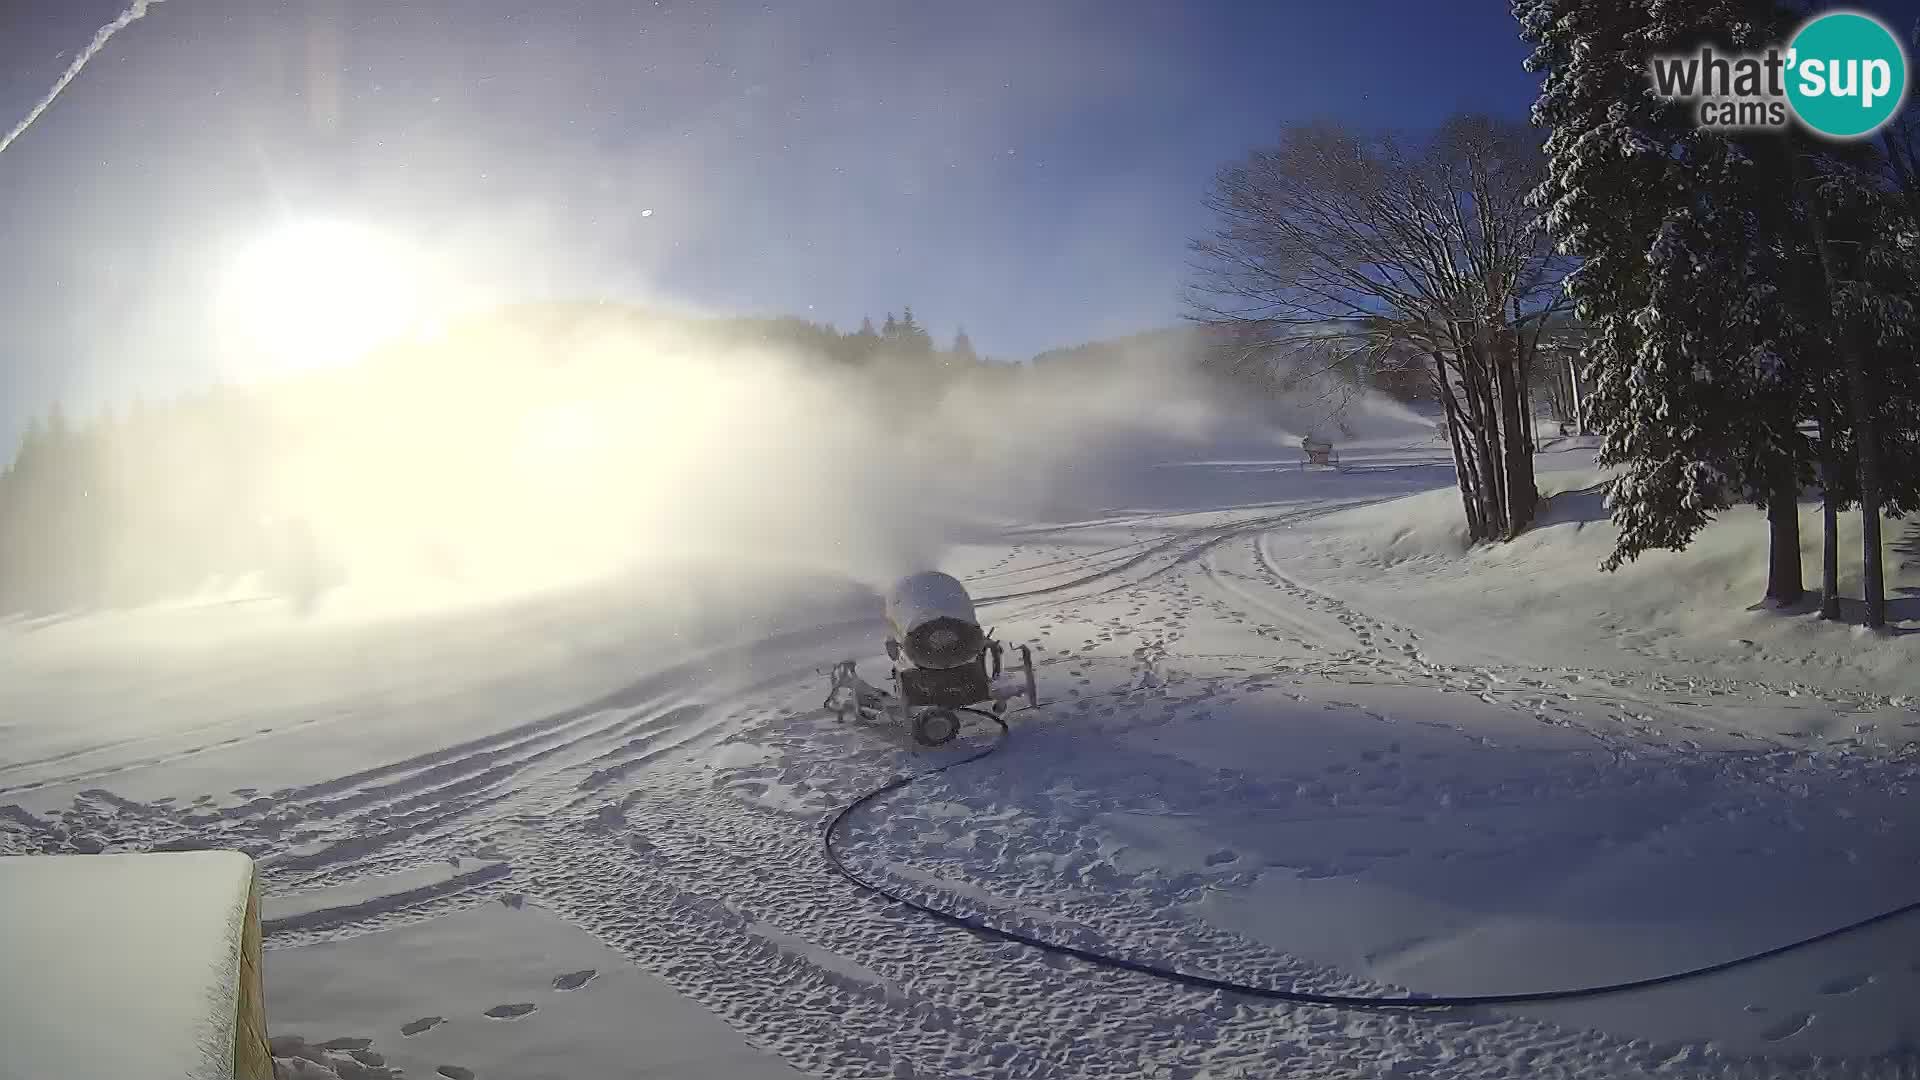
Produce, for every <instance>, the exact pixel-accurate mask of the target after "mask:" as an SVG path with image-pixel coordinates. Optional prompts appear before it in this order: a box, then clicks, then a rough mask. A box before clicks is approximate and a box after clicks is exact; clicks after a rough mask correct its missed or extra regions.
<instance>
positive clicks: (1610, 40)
mask: <svg viewBox="0 0 1920 1080" xmlns="http://www.w3.org/2000/svg"><path fill="white" fill-rule="evenodd" d="M1514 10H1515V14H1516V15H1517V17H1518V18H1519V20H1520V23H1521V27H1522V32H1523V35H1524V36H1526V37H1527V38H1528V39H1529V40H1530V41H1532V43H1533V44H1534V47H1535V51H1534V53H1533V55H1532V56H1531V57H1530V58H1529V60H1528V66H1529V69H1530V70H1534V71H1540V72H1543V73H1544V74H1545V78H1544V81H1543V86H1542V90H1541V94H1540V97H1539V99H1538V101H1537V102H1536V103H1535V106H1534V119H1535V122H1536V123H1538V124H1540V125H1542V126H1544V127H1546V128H1548V129H1550V134H1549V136H1548V139H1547V144H1546V149H1547V155H1548V158H1549V165H1548V176H1547V180H1546V181H1545V182H1544V183H1543V184H1542V185H1541V186H1540V188H1539V190H1538V191H1537V192H1536V193H1535V197H1534V198H1535V205H1536V206H1537V207H1538V208H1539V209H1540V210H1541V211H1542V213H1543V214H1544V217H1545V221H1546V225H1547V228H1548V231H1549V232H1550V234H1551V235H1552V236H1553V237H1554V238H1555V240H1556V242H1557V243H1558V245H1559V246H1560V249H1561V250H1562V251H1564V252H1566V253H1568V254H1570V255H1575V256H1578V257H1579V258H1580V259H1581V260H1582V265H1581V267H1580V268H1579V270H1577V271H1576V272H1575V273H1574V274H1573V275H1572V276H1571V277H1570V278H1569V280H1568V290H1569V291H1570V292H1571V293H1572V295H1573V296H1574V298H1575V300H1576V302H1577V304H1578V309H1577V310H1578V314H1579V317H1580V318H1581V320H1582V321H1583V322H1585V323H1586V324H1587V326H1588V327H1589V329H1590V332H1591V338H1590V343H1589V346H1588V350H1587V355H1586V371H1585V376H1586V378H1587V379H1588V381H1589V383H1590V385H1591V387H1592V397H1591V399H1590V401H1591V406H1590V407H1591V411H1592V416H1593V418H1594V420H1595V422H1596V426H1597V428H1598V430H1599V432H1600V434H1602V435H1603V437H1604V441H1603V444H1602V447H1601V452H1600V460H1601V463H1602V464H1605V465H1609V466H1615V467H1617V469H1618V470H1619V471H1618V474H1617V479H1616V480H1615V482H1614V483H1613V486H1612V489H1611V491H1610V493H1609V497H1608V506H1609V508H1610V510H1611V512H1612V516H1613V519H1614V522H1615V523H1616V524H1617V525H1618V526H1619V527H1620V539H1619V542H1618V544H1617V546H1616V548H1615V551H1614V553H1613V555H1612V557H1611V558H1610V559H1609V560H1608V561H1607V562H1606V564H1605V565H1606V567H1607V568H1609V569H1611V568H1614V567H1617V566H1619V565H1620V564H1621V563H1622V562H1624V561H1626V560H1629V559H1632V558H1634V557H1635V556H1637V555H1638V554H1640V553H1641V552H1643V551H1647V550H1650V549H1654V548H1669V549H1678V548H1682V547H1684V546H1686V544H1687V543H1688V542H1689V541H1690V540H1691V539H1692V538H1693V536H1694V535H1695V534H1696V533H1697V532H1698V531H1699V530H1700V529H1701V528H1702V527H1703V526H1705V524H1706V523H1707V522H1708V521H1709V520H1711V519H1712V517H1713V516H1714V514H1716V513H1718V512H1719V511H1722V510H1725V509H1727V508H1729V507H1731V506H1734V505H1737V504H1739V503H1752V504H1755V505H1759V506H1763V507H1767V508H1768V509H1769V511H1770V513H1769V518H1770V520H1771V522H1772V525H1773V532H1772V548H1773V560H1772V563H1771V566H1770V573H1769V581H1768V595H1769V597H1770V598H1772V599H1774V600H1776V601H1779V602H1790V601H1792V600H1795V599H1797V598H1798V596H1799V594H1800V591H1801V580H1800V570H1799V534H1798V516H1797V510H1796V501H1797V498H1798V494H1799V489H1800V485H1801V483H1802V482H1803V481H1804V480H1806V479H1808V478H1810V476H1809V474H1810V466H1809V462H1810V461H1811V458H1812V455H1811V449H1810V447H1809V445H1808V441H1807V438H1806V436H1805V435H1804V434H1803V433H1802V432H1801V430H1800V426H1799V419H1800V415H1801V411H1802V408H1801V406H1802V402H1801V400H1800V394H1799V386H1800V382H1799V380H1800V378H1801V373H1797V372H1796V364H1800V363H1804V362H1805V361H1806V355H1807V350H1806V348H1805V346H1806V345H1807V344H1808V343H1809V339H1810V335H1811V331H1810V329H1809V328H1808V327H1807V326H1806V325H1805V324H1804V322H1803V321H1802V320H1801V319H1800V318H1798V317H1797V312H1796V310H1795V309H1794V307H1793V306H1792V305H1790V304H1788V303H1786V302H1785V296H1784V294H1783V283H1784V282H1786V281H1787V280H1789V279H1791V278H1792V277H1793V275H1795V274H1805V273H1807V272H1808V270H1809V268H1808V267H1807V266H1806V265H1805V260H1804V257H1803V256H1802V254H1801V253H1800V252H1798V251H1796V250H1795V249H1794V247H1793V245H1791V244H1783V243H1781V242H1780V241H1779V240H1778V237H1779V236H1780V235H1781V232H1782V231H1783V229H1784V226H1785V217H1786V211H1787V209H1788V206H1789V199H1788V197H1787V193H1788V192H1789V191H1790V188H1791V184H1790V178H1789V176H1788V170H1787V164H1788V163H1787V159H1786V157H1785V155H1784V152H1783V151H1784V146H1785V140H1783V139H1781V137H1780V136H1779V135H1778V134H1777V133H1756V134H1753V135H1750V136H1739V135H1735V136H1732V137H1729V136H1726V135H1722V134H1720V133H1717V132H1712V131H1704V130H1702V129H1700V128H1699V127H1698V126H1696V124H1695V118H1694V116H1693V114H1692V107H1691V106H1690V105H1689V104H1687V103H1685V102H1675V101H1665V100H1661V99H1659V98H1657V97H1655V96H1654V95H1653V93H1652V92H1651V87H1650V85H1649V82H1648V80H1647V77H1646V67H1645V62H1646V58H1647V57H1648V56H1649V55H1650V54H1652V53H1655V52H1664V51H1679V50H1681V49H1684V48H1687V47H1691V46H1697V45H1698V44H1699V43H1700V42H1702V41H1710V42H1712V43H1714V44H1715V45H1716V46H1717V47H1719V48H1721V49H1727V50H1738V51H1750V50H1757V49H1759V48H1761V47H1763V46H1765V45H1768V44H1771V43H1774V42H1777V41H1779V40H1781V38H1782V35H1783V33H1785V32H1786V31H1787V30H1789V29H1790V27H1791V25H1792V24H1791V22H1790V20H1789V18H1788V16H1787V13H1785V12H1784V11H1783V10H1782V9H1780V8H1778V7H1777V6H1775V5H1773V4H1771V3H1767V2H1763V0H1762V2H1755V0H1714V2H1710V3H1691V4H1679V3H1671V2H1667V0H1517V2H1516V3H1515V5H1514Z"/></svg>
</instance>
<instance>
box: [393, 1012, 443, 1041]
mask: <svg viewBox="0 0 1920 1080" xmlns="http://www.w3.org/2000/svg"><path fill="white" fill-rule="evenodd" d="M446 1022H447V1018H446V1017H444V1016H423V1017H421V1018H420V1019H418V1020H415V1021H413V1022H412V1023H409V1024H407V1025H405V1026H403V1027H402V1028H401V1029H400V1034H402V1035H404V1036H406V1037H407V1038H409V1039H411V1038H413V1037H414V1036H415V1035H418V1034H420V1033H421V1032H423V1031H427V1030H430V1029H432V1028H437V1027H439V1026H440V1025H441V1024H444V1023H446Z"/></svg>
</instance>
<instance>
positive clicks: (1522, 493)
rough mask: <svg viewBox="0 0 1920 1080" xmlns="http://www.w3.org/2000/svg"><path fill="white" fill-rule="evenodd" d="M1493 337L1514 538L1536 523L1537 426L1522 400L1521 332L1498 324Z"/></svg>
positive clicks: (1509, 532) (1492, 354) (1510, 527)
mask: <svg viewBox="0 0 1920 1080" xmlns="http://www.w3.org/2000/svg"><path fill="white" fill-rule="evenodd" d="M1489 336H1490V337H1491V345H1492V349H1491V350H1490V352H1489V355H1488V359H1490V360H1491V361H1492V363H1493V370H1494V375H1495V378H1496V379H1497V380H1498V383H1499V387H1498V389H1499V396H1500V403H1501V410H1502V416H1501V425H1500V426H1501V427H1502V428H1503V429H1504V433H1505V435H1506V438H1505V439H1504V440H1503V445H1502V447H1501V449H1502V451H1503V453H1502V455H1501V456H1502V464H1504V465H1505V467H1506V471H1505V484H1504V486H1505V488H1506V493H1507V533H1506V536H1507V539H1509V540H1511V539H1513V538H1514V537H1516V536H1518V535H1520V534H1521V533H1523V532H1525V531H1526V530H1527V527H1528V526H1530V525H1532V524H1533V514H1534V510H1535V507H1536V504H1537V503H1539V501H1540V491H1539V488H1538V487H1537V486H1536V485H1535V484H1534V480H1533V449H1532V446H1533V432H1532V430H1531V429H1532V427H1533V425H1532V424H1530V423H1528V422H1527V419H1526V414H1527V413H1529V412H1531V411H1532V410H1530V409H1527V408H1526V407H1525V406H1524V403H1523V401H1522V395H1523V394H1524V393H1525V386H1526V383H1525V380H1524V379H1523V378H1522V377H1521V376H1522V375H1523V374H1524V372H1523V369H1522V368H1521V366H1520V362H1521V356H1520V350H1519V348H1518V346H1519V341H1518V335H1517V332H1516V331H1514V330H1511V329H1508V328H1506V327H1494V328H1492V330H1491V333H1490V335H1489Z"/></svg>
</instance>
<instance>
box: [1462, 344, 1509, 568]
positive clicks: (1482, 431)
mask: <svg viewBox="0 0 1920 1080" xmlns="http://www.w3.org/2000/svg"><path fill="white" fill-rule="evenodd" d="M1469 352H1471V354H1473V365H1471V371H1473V379H1471V382H1467V400H1469V402H1473V413H1475V417H1473V419H1475V430H1473V436H1475V438H1473V448H1475V454H1476V455H1478V467H1480V494H1482V498H1484V500H1486V536H1488V540H1492V538H1496V536H1505V534H1507V477H1505V473H1503V471H1501V469H1500V409H1498V407H1496V405H1494V386H1492V379H1490V375H1492V373H1490V371H1488V350H1486V342H1484V340H1478V332H1476V340H1475V342H1473V344H1471V350H1469Z"/></svg>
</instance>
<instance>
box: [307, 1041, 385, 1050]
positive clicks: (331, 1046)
mask: <svg viewBox="0 0 1920 1080" xmlns="http://www.w3.org/2000/svg"><path fill="white" fill-rule="evenodd" d="M372 1045H373V1040H372V1039H359V1038H340V1039H328V1040H327V1041H326V1042H323V1043H321V1044H320V1049H322V1050H346V1051H351V1050H365V1049H366V1048H367V1047H369V1046H372Z"/></svg>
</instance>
